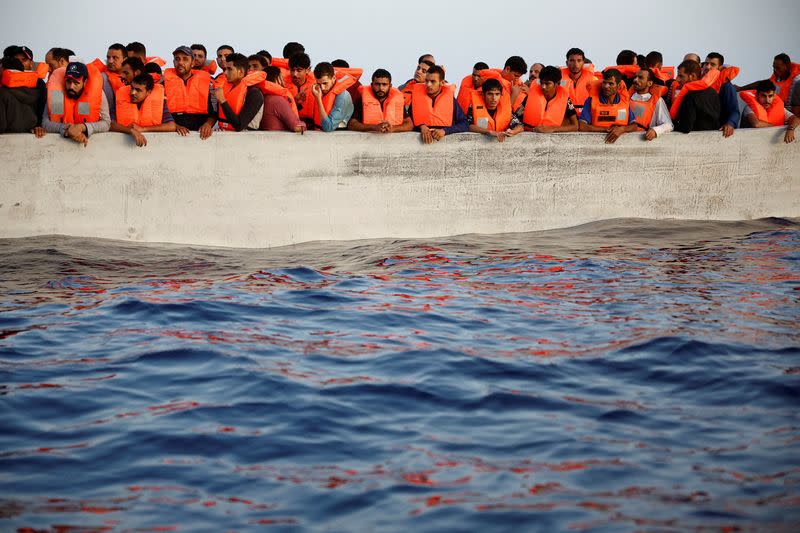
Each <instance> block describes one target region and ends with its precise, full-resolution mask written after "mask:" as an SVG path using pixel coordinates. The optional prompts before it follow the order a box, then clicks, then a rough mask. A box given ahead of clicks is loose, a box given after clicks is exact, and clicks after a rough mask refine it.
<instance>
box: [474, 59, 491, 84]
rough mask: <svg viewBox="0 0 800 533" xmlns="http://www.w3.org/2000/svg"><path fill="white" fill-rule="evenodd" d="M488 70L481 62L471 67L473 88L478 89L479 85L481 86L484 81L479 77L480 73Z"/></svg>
mask: <svg viewBox="0 0 800 533" xmlns="http://www.w3.org/2000/svg"><path fill="white" fill-rule="evenodd" d="M488 68H489V65H487V64H486V63H484V62H483V61H478V62H477V63H475V65H473V66H472V86H473V87H474V88H476V89H480V87H481V85H483V82H484V79H483V78H482V77H481V71H482V70H486V69H488Z"/></svg>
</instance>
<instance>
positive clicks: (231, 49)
mask: <svg viewBox="0 0 800 533" xmlns="http://www.w3.org/2000/svg"><path fill="white" fill-rule="evenodd" d="M220 50H230V51H231V54H233V53H235V52H236V50H234V49H233V46H231V45H229V44H221V45H219V46H218V47H217V53H219V51H220Z"/></svg>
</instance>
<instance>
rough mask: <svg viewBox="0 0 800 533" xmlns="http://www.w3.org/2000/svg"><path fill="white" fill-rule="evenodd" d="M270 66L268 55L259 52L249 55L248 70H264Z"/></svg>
mask: <svg viewBox="0 0 800 533" xmlns="http://www.w3.org/2000/svg"><path fill="white" fill-rule="evenodd" d="M268 66H269V61H268V60H267V58H266V57H264V56H262V55H259V54H252V55H249V56H247V72H248V74H249V73H250V72H264V71H266V70H267V67H268Z"/></svg>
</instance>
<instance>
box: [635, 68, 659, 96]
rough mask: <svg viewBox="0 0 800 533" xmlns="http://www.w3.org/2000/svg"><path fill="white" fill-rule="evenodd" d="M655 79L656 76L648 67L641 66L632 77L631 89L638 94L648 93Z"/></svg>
mask: <svg viewBox="0 0 800 533" xmlns="http://www.w3.org/2000/svg"><path fill="white" fill-rule="evenodd" d="M655 79H656V77H655V74H653V71H652V70H650V69H649V68H642V69H640V70H639V72H637V73H636V76H634V78H633V90H634V91H636V92H637V93H639V94H646V93H649V92H650V88H651V87H653V82H655Z"/></svg>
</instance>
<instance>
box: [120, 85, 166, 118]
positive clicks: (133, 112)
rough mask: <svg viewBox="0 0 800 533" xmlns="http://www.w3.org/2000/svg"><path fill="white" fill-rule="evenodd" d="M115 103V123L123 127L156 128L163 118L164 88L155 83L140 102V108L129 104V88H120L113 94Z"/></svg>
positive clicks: (131, 103)
mask: <svg viewBox="0 0 800 533" xmlns="http://www.w3.org/2000/svg"><path fill="white" fill-rule="evenodd" d="M115 96H116V101H117V123H118V124H122V125H123V126H130V125H131V124H136V125H137V126H143V127H146V126H158V125H159V124H161V119H162V118H163V116H164V86H163V85H161V84H158V83H156V84H155V85H153V90H152V91H150V94H149V95H148V96H147V98H145V99H144V102H142V105H141V107H139V106H138V105H136V104H134V103H133V102H131V88H130V87H129V86H127V85H126V86H123V87H120V88H119V90H118V91H117V92H116V93H115Z"/></svg>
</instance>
